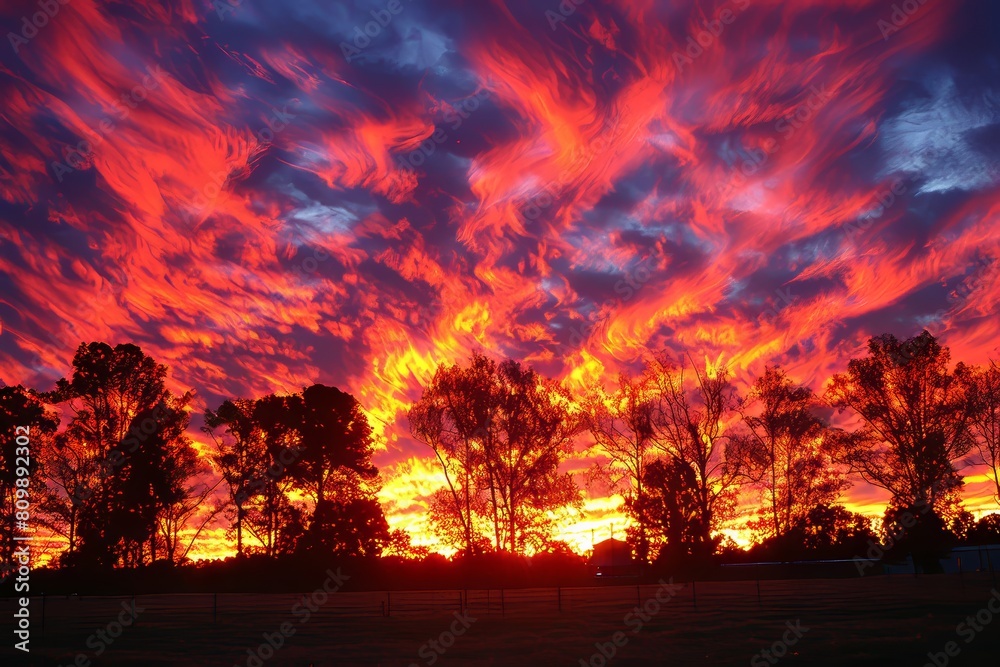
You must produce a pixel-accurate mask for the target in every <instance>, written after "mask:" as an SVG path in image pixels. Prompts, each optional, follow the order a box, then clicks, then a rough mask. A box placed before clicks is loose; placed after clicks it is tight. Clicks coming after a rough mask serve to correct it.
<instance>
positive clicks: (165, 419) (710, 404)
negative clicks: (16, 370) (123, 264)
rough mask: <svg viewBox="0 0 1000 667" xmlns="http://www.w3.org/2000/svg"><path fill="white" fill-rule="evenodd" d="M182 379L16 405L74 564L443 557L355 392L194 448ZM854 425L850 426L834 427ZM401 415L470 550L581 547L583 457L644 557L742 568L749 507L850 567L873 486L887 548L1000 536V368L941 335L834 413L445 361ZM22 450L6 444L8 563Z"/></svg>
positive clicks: (99, 373)
mask: <svg viewBox="0 0 1000 667" xmlns="http://www.w3.org/2000/svg"><path fill="white" fill-rule="evenodd" d="M166 377H167V368H166V367H165V366H163V365H161V364H158V363H156V361H155V360H153V359H152V358H150V357H149V356H147V355H145V354H144V353H143V352H142V350H141V349H140V348H139V347H137V346H135V345H131V344H121V345H117V346H115V347H112V346H110V345H108V344H106V343H99V342H95V343H89V344H81V346H80V347H79V348H78V350H77V351H76V354H75V356H74V358H73V362H72V372H71V373H70V376H69V377H68V378H63V379H61V380H59V381H58V382H57V383H56V386H55V388H54V389H52V390H50V391H36V390H31V389H26V388H24V387H22V386H13V387H12V386H7V387H3V388H0V421H2V423H0V428H2V429H3V432H4V433H7V434H12V433H13V432H14V428H15V426H18V425H23V424H30V425H31V429H32V457H31V460H30V465H29V466H28V468H29V472H30V484H31V486H30V489H29V497H30V498H31V504H32V519H33V521H34V522H35V524H36V525H37V526H40V527H42V528H43V529H45V530H47V531H48V532H50V533H51V534H53V535H56V536H59V538H61V540H62V542H63V543H64V544H65V549H64V550H63V551H62V552H61V553H60V554H59V555H58V558H57V563H58V564H59V565H61V566H66V567H71V566H76V565H82V566H88V565H93V566H102V567H136V566H141V565H149V564H152V563H155V562H167V563H173V564H176V563H182V562H184V561H186V560H187V558H188V555H189V554H190V552H191V549H192V547H193V545H194V544H195V542H196V541H197V540H198V539H201V538H203V537H204V535H205V530H206V528H207V527H209V526H211V525H214V524H215V523H218V522H222V523H223V524H224V525H225V526H226V528H227V537H228V539H230V540H232V543H233V544H234V545H235V551H236V555H237V557H238V558H239V557H244V556H254V555H255V556H259V557H264V558H270V559H274V558H279V557H283V556H290V555H296V554H320V555H328V556H335V555H355V556H378V555H386V554H396V555H403V556H420V555H425V554H426V550H425V549H421V548H418V547H414V546H413V545H412V544H411V543H410V539H409V536H408V534H407V533H405V532H404V531H401V530H395V531H392V530H390V529H389V526H388V523H387V521H386V518H385V515H384V512H383V508H382V506H381V504H380V503H379V501H378V498H377V494H378V491H379V489H380V486H381V478H380V475H379V471H378V469H377V468H376V467H375V466H374V465H373V463H372V455H373V452H374V446H375V441H374V436H373V431H372V428H371V426H370V424H369V423H368V420H367V418H366V416H365V413H364V411H363V409H362V406H361V405H360V404H359V403H358V401H357V400H356V399H355V398H354V397H353V396H351V395H350V394H348V393H346V392H343V391H341V390H339V389H337V388H335V387H328V386H324V385H321V384H315V385H312V386H310V387H306V388H304V389H303V390H302V391H301V392H298V393H293V394H285V395H278V394H270V395H267V396H263V397H259V398H240V397H234V398H230V399H228V400H225V401H223V402H222V403H221V404H219V405H217V406H215V407H213V408H210V409H207V410H206V411H205V413H204V415H203V423H204V426H203V427H202V428H203V431H204V433H205V436H206V441H207V443H208V447H207V449H205V450H204V451H198V450H197V449H196V447H195V444H194V443H193V442H192V440H191V439H190V437H189V436H188V435H187V434H188V432H189V427H190V421H191V413H192V408H191V402H192V399H193V395H192V394H191V393H187V394H184V395H182V396H176V395H174V394H172V393H171V392H170V391H168V390H167V389H166ZM837 413H839V414H840V415H841V419H840V421H841V422H842V424H846V426H844V425H841V426H833V425H832V424H831V421H833V420H834V416H835V415H836V414H837ZM407 421H408V426H409V430H410V433H411V434H412V435H413V437H414V438H415V439H416V440H418V441H420V442H422V443H425V444H426V445H427V446H428V447H429V449H430V451H431V453H432V455H433V456H434V458H435V460H436V462H437V465H438V467H439V469H440V471H441V474H442V477H443V479H444V485H443V486H442V487H441V488H440V489H438V490H437V491H436V492H435V493H434V494H433V495H432V496H431V497H430V498H429V499H427V506H428V518H429V521H430V525H431V526H432V528H433V531H434V532H435V534H436V536H437V537H438V539H439V540H440V541H441V542H442V543H443V544H445V545H447V546H450V547H452V548H454V549H455V550H457V551H458V553H459V555H482V554H485V553H501V554H502V553H507V554H517V555H523V554H527V553H533V552H539V551H549V552H560V551H561V552H565V551H567V550H568V547H567V546H566V545H565V544H562V543H560V542H558V541H556V540H555V539H554V537H553V535H554V531H555V528H556V526H557V525H559V524H560V523H561V522H563V521H565V520H567V519H568V518H570V517H572V516H573V515H575V514H577V513H579V511H580V510H581V507H582V504H583V498H584V496H583V489H582V488H581V487H580V485H579V484H578V483H577V481H576V480H577V479H578V478H580V477H581V476H580V475H576V476H574V474H573V472H572V471H571V470H570V469H569V461H570V460H571V457H573V455H574V452H575V450H576V447H577V445H578V443H580V442H581V441H583V442H586V443H591V442H592V443H593V445H592V447H591V449H590V450H589V451H588V452H587V454H588V455H590V456H591V457H592V458H595V459H597V460H599V461H600V463H599V464H596V465H595V466H594V467H593V468H592V469H590V470H589V471H587V472H588V474H587V475H583V476H582V477H584V478H586V480H587V481H586V484H588V485H599V486H602V487H603V489H604V490H610V491H612V492H614V493H617V494H620V496H621V497H622V498H623V500H624V504H623V508H624V511H625V513H626V514H627V516H628V518H629V520H630V525H629V527H628V529H627V539H628V541H629V543H630V544H631V546H632V549H633V551H634V554H635V556H636V557H637V558H638V559H639V560H640V561H642V562H658V563H661V564H666V565H669V566H671V567H678V566H682V565H684V564H686V563H687V564H690V563H698V562H708V561H709V560H711V559H712V558H713V557H716V556H719V555H720V554H721V555H725V554H730V555H731V554H733V553H734V552H735V551H736V550H735V547H734V545H733V544H732V543H731V542H729V541H726V540H725V539H724V538H723V532H722V528H723V527H725V526H726V525H731V524H732V522H733V521H734V520H735V519H738V518H739V514H740V507H741V503H742V504H743V505H745V504H746V503H747V502H749V503H750V504H751V505H753V506H755V507H756V510H755V513H754V515H753V516H752V517H751V518H750V520H749V522H748V523H747V526H748V527H749V528H750V530H752V532H753V533H754V535H755V537H756V541H757V542H758V546H757V547H755V548H754V549H755V550H757V552H760V553H769V554H779V555H788V554H797V555H809V554H829V553H832V552H833V551H836V550H837V549H838V548H840V549H841V550H842V551H844V555H846V556H848V557H849V556H850V555H851V552H848V551H845V550H853V551H852V552H853V553H856V552H857V549H858V547H859V546H861V545H863V544H864V543H865V542H866V541H867V540H869V539H877V538H878V534H877V532H876V531H875V530H874V529H873V528H874V527H873V525H872V523H871V522H870V521H869V520H868V519H867V518H866V517H863V516H860V515H857V514H854V513H851V512H849V511H848V510H847V509H846V508H844V507H843V506H842V505H839V504H837V502H838V499H839V498H840V496H841V494H842V493H843V492H844V491H845V490H846V489H847V488H848V487H849V486H850V485H851V484H852V483H853V482H854V481H855V480H858V479H861V480H864V481H866V482H868V483H870V484H873V485H875V486H877V487H879V488H882V489H885V490H886V491H887V492H888V493H889V494H890V501H889V506H888V508H887V509H886V512H885V516H884V517H883V521H882V526H881V531H882V534H883V535H897V534H898V533H897V532H895V531H894V526H896V525H897V524H898V523H899V521H900V519H901V517H904V516H914V517H917V525H916V526H915V527H912V528H911V530H909V531H908V538H907V539H908V540H909V541H910V544H909V545H906V544H903V545H902V546H904V547H907V546H908V547H909V548H911V549H912V548H914V547H915V546H921V545H923V546H924V547H927V548H929V549H930V551H935V550H938V551H939V550H940V549H942V548H947V546H948V545H949V544H951V543H953V542H954V540H956V539H958V538H960V537H966V536H969V535H980V536H985V537H986V538H988V539H994V540H996V539H1000V520H998V517H1000V515H989V516H987V517H985V518H984V519H982V520H981V521H980V522H979V523H978V524H976V523H975V522H974V521H973V518H972V516H971V514H969V513H968V512H967V511H966V510H965V509H964V507H963V505H962V500H961V489H962V486H963V480H962V476H961V474H960V472H959V467H958V466H959V465H960V464H961V463H974V464H983V465H985V467H986V469H987V471H988V474H989V475H990V477H991V479H992V482H993V485H994V486H995V489H996V499H997V501H998V502H1000V477H998V469H1000V366H998V365H997V364H996V363H995V362H990V363H989V364H987V365H985V366H973V365H967V364H964V363H958V364H956V365H955V366H954V367H953V366H952V364H951V359H950V353H949V350H948V349H947V348H946V347H942V346H941V345H940V344H939V342H938V341H937V340H936V339H935V338H934V337H933V336H932V335H931V334H929V333H928V332H926V331H925V332H923V333H921V334H920V335H919V336H916V337H913V338H911V339H908V340H898V339H897V338H895V337H894V336H891V335H882V336H876V337H874V338H872V339H871V340H870V341H869V344H868V349H867V354H866V355H865V356H863V357H860V358H857V359H852V360H851V361H850V362H849V363H848V365H847V370H846V371H845V372H843V373H840V374H837V375H835V376H834V377H833V378H831V379H830V381H829V382H828V383H827V385H826V388H825V390H824V393H823V395H822V396H816V395H814V393H813V392H812V391H811V390H810V389H809V388H808V387H805V386H801V385H799V384H796V383H795V382H794V381H793V380H792V379H791V378H789V377H788V375H787V374H786V373H785V371H783V370H782V369H781V368H779V367H776V366H768V367H766V368H765V369H764V371H763V373H762V374H761V375H760V376H759V377H757V378H756V379H755V380H754V381H753V382H752V383H751V384H750V386H749V388H748V389H747V391H746V392H745V394H744V395H740V393H739V392H738V391H737V387H736V385H735V382H734V378H733V376H732V374H731V372H730V370H729V369H728V368H726V367H716V368H708V369H699V368H697V367H695V366H694V364H693V363H691V364H689V365H685V364H683V363H680V362H678V361H676V360H675V359H673V358H671V357H670V356H669V355H667V354H665V353H662V354H656V355H649V356H648V357H647V358H646V359H645V361H644V363H643V365H642V368H641V370H639V371H637V372H635V373H625V372H623V373H621V374H620V375H619V376H618V379H617V382H616V383H615V384H614V386H612V387H610V388H608V387H601V386H597V387H593V388H591V389H590V390H589V391H588V392H586V395H585V396H572V395H570V393H569V392H567V390H566V389H565V388H564V387H563V386H561V385H560V384H559V383H557V382H556V381H554V380H552V379H550V378H546V377H544V376H542V375H540V374H539V373H537V372H536V371H535V370H534V369H532V368H530V367H529V366H527V365H525V364H523V363H521V362H518V361H515V360H510V359H505V360H499V361H498V360H494V359H491V358H489V357H487V356H485V355H483V354H478V353H477V354H474V355H473V356H472V359H471V361H470V362H469V363H468V364H467V365H464V366H462V365H447V364H446V365H442V366H441V367H439V368H438V370H437V372H436V374H435V375H434V377H433V378H432V380H431V381H430V382H429V383H428V385H427V386H426V387H424V388H423V392H422V396H421V397H420V398H419V400H417V401H416V402H415V403H414V404H413V405H412V406H411V408H410V409H409V411H408V414H407ZM14 454H15V444H14V438H13V437H12V436H11V437H8V438H5V439H4V441H3V443H2V449H0V455H2V456H3V459H4V466H3V469H2V470H3V475H2V477H0V490H2V495H3V500H4V502H3V510H2V511H3V513H4V515H3V516H2V517H0V522H2V530H3V531H4V535H3V540H2V547H0V548H2V549H4V550H5V551H4V554H3V555H4V558H9V556H10V554H9V550H10V549H11V548H12V547H11V546H10V545H12V544H13V541H12V539H10V538H11V536H12V534H13V532H14V530H15V526H16V509H15V507H16V506H15V501H16V499H17V491H16V487H15V468H16V467H17V466H15V456H14ZM576 472H579V471H576ZM896 542H899V540H896ZM904 542H905V540H904ZM762 550H763V551H762ZM929 553H930V552H929Z"/></svg>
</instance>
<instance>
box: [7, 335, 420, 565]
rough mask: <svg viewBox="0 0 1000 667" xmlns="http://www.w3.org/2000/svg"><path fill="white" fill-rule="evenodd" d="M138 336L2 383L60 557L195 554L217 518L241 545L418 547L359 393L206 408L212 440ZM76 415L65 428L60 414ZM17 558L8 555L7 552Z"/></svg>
mask: <svg viewBox="0 0 1000 667" xmlns="http://www.w3.org/2000/svg"><path fill="white" fill-rule="evenodd" d="M166 377H167V368H166V367H165V366H164V365H161V364H158V363H156V362H155V361H154V360H153V359H152V358H150V357H149V356H147V355H145V354H144V353H143V352H142V350H141V349H140V348H139V347H137V346H135V345H131V344H122V345H117V346H115V347H111V346H110V345H108V344H106V343H96V342H95V343H90V344H82V345H81V346H80V347H79V348H78V350H77V351H76V354H75V356H74V358H73V370H72V373H71V376H70V377H69V378H63V379H61V380H59V381H58V382H57V383H56V387H55V389H53V390H51V391H46V392H39V391H34V390H29V389H25V388H24V387H22V386H7V387H3V388H2V389H0V421H2V424H0V428H2V429H3V432H4V433H13V432H14V431H13V429H14V427H15V426H16V425H21V424H30V426H31V433H32V457H31V459H30V465H29V472H30V488H29V498H30V499H31V506H32V512H31V514H32V523H33V524H35V526H36V527H41V528H43V529H45V530H47V531H49V532H50V533H51V534H52V535H55V536H58V537H59V538H61V540H62V541H63V542H64V543H65V545H66V546H65V549H64V550H63V551H62V552H61V553H60V554H59V555H58V560H57V562H58V564H59V565H61V566H66V567H71V566H76V565H80V566H98V567H136V566H140V565H149V564H152V563H155V562H158V561H165V562H169V563H174V564H176V563H181V562H184V561H185V560H187V557H188V554H189V553H190V551H191V549H192V547H193V545H194V543H195V541H196V540H197V539H198V538H199V537H200V536H202V535H203V534H204V531H205V528H206V527H207V526H209V525H210V524H212V522H214V521H217V520H219V519H220V518H221V519H222V520H224V521H225V522H226V524H227V525H228V526H229V529H228V534H229V536H230V537H234V538H235V542H236V552H237V556H244V555H251V554H260V555H263V556H268V557H276V556H281V555H288V554H302V553H314V554H315V553H320V554H328V555H342V554H350V555H361V556H367V555H379V554H381V553H383V552H384V551H386V552H391V551H393V550H398V549H406V548H408V546H409V541H408V537H407V536H406V534H405V533H402V532H401V531H390V530H389V526H388V523H387V522H386V519H385V515H384V514H383V511H382V507H381V505H380V503H379V502H378V499H377V495H376V494H377V492H378V490H379V488H380V484H381V480H380V478H379V473H378V470H377V469H376V467H375V466H374V465H373V464H372V460H371V459H372V454H373V451H374V439H373V435H372V429H371V427H370V425H369V423H368V421H367V419H366V417H365V415H364V413H363V411H362V409H361V406H360V405H359V404H358V402H357V401H356V400H355V399H354V397H353V396H351V395H350V394H347V393H345V392H342V391H340V390H339V389H337V388H335V387H327V386H324V385H320V384H316V385H313V386H310V387H306V388H305V389H304V390H303V391H301V392H299V393H295V394H290V395H274V394H272V395H268V396H264V397H261V398H256V399H245V398H233V399H230V400H226V401H224V402H222V403H221V405H219V406H218V407H217V408H215V409H209V410H207V411H206V413H205V415H204V424H205V425H204V427H203V430H204V432H205V434H206V436H207V438H208V440H209V441H210V442H211V443H212V445H213V447H212V448H211V449H210V450H208V451H205V452H200V453H199V452H198V451H196V449H195V447H194V444H193V442H192V440H191V439H190V437H189V436H188V435H187V433H188V428H189V425H190V420H191V410H190V403H191V400H192V398H193V395H192V394H191V393H187V394H185V395H183V396H176V395H174V394H172V393H171V392H170V391H169V390H167V388H166ZM64 420H65V421H67V423H66V424H65V427H64V428H60V424H61V422H62V421H64ZM13 455H14V439H13V437H11V438H9V439H5V440H4V442H3V457H4V466H3V470H4V476H3V478H2V479H0V484H2V490H3V498H4V503H3V508H4V516H3V517H2V525H3V531H4V533H5V534H4V535H3V538H4V539H3V540H2V545H3V547H2V548H3V549H6V550H9V549H11V548H12V547H11V545H12V544H14V542H13V541H12V540H11V539H10V537H11V534H12V532H13V531H14V528H15V526H16V524H15V521H16V517H15V511H14V510H15V504H14V497H15V495H16V491H15V485H14V471H15V465H14V463H15V460H14V456H13ZM8 555H9V554H8Z"/></svg>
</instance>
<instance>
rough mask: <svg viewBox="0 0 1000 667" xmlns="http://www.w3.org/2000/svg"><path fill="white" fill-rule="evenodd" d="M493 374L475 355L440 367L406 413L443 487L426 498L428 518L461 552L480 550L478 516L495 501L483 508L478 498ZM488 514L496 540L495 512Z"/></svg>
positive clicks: (493, 391)
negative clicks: (434, 462) (433, 460)
mask: <svg viewBox="0 0 1000 667" xmlns="http://www.w3.org/2000/svg"><path fill="white" fill-rule="evenodd" d="M495 373H496V366H495V364H494V363H493V362H492V361H491V360H490V359H489V358H488V357H485V356H483V355H479V354H476V355H474V356H473V358H472V363H471V364H470V365H469V367H468V368H461V367H459V366H457V365H453V366H440V367H439V368H438V369H437V371H436V372H435V374H434V378H433V380H432V381H431V383H430V385H428V386H427V387H426V388H425V389H424V393H423V396H422V397H421V399H420V400H419V401H417V402H416V403H415V404H414V405H413V406H412V407H411V408H410V411H409V413H408V415H407V417H408V420H409V425H410V433H411V434H412V435H413V436H414V437H415V438H416V439H417V440H419V441H421V442H423V443H424V444H426V445H427V446H428V447H430V448H431V450H432V451H433V452H434V455H435V457H436V459H437V461H438V464H439V465H440V466H441V471H442V473H443V474H444V479H445V484H446V486H447V488H446V489H443V490H442V491H441V492H440V493H438V494H436V495H435V497H434V499H433V501H432V505H431V513H432V517H433V518H434V519H435V522H436V525H437V527H438V530H439V532H441V533H443V534H444V535H443V536H444V537H445V538H446V539H448V541H449V542H450V543H452V544H454V545H456V546H458V547H460V549H461V550H462V551H463V553H465V554H478V553H481V552H482V551H483V548H484V539H485V538H484V535H483V532H482V530H483V525H482V523H483V522H482V521H481V517H482V515H483V514H485V513H488V512H489V511H490V509H493V510H495V509H496V507H497V504H496V503H495V502H493V503H491V504H490V505H489V506H488V507H487V506H486V505H485V504H484V500H485V499H484V498H483V497H482V494H483V493H484V488H483V487H484V486H486V484H485V476H484V475H483V470H484V458H483V457H484V456H485V442H486V438H487V436H488V428H489V426H490V425H491V423H492V419H493V414H494V412H495V411H496V405H497V403H498V401H499V397H498V393H497V391H498V387H497V385H496V383H495V382H494V375H495ZM491 498H492V499H494V500H495V494H493V495H492V496H491ZM492 519H493V521H492V525H493V528H494V536H495V541H496V544H500V542H501V540H500V537H499V531H500V523H499V521H498V516H497V514H496V513H495V512H494V513H493V516H492ZM487 543H488V542H487Z"/></svg>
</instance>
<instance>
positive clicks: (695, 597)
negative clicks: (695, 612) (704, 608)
mask: <svg viewBox="0 0 1000 667" xmlns="http://www.w3.org/2000/svg"><path fill="white" fill-rule="evenodd" d="M691 602H692V604H694V606H695V608H696V609H697V607H698V582H697V581H695V580H694V579H692V580H691Z"/></svg>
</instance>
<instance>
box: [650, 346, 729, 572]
mask: <svg viewBox="0 0 1000 667" xmlns="http://www.w3.org/2000/svg"><path fill="white" fill-rule="evenodd" d="M645 372H646V373H647V374H648V375H649V376H650V381H651V383H652V384H653V385H654V386H655V387H656V393H655V396H656V403H655V410H654V413H653V431H654V433H655V438H654V441H655V443H656V446H657V448H658V449H659V450H660V451H661V452H662V453H663V454H664V455H666V456H667V457H668V459H670V461H671V462H673V463H674V464H676V465H678V466H687V467H689V468H690V469H691V471H692V474H693V476H692V475H689V474H688V473H687V472H686V471H682V470H681V469H680V468H676V470H675V471H674V473H673V476H672V478H673V479H682V480H684V483H685V484H693V489H694V493H695V494H696V500H697V508H698V517H697V521H696V522H695V524H694V525H695V526H696V527H697V529H698V530H699V531H700V535H699V542H700V545H701V546H700V549H701V550H702V551H705V550H707V551H708V553H711V552H712V551H713V550H714V547H715V545H716V541H715V540H714V538H713V536H712V533H713V531H715V530H717V529H718V527H719V525H720V524H721V522H722V521H723V520H725V519H727V518H729V517H731V516H732V515H733V513H734V511H735V496H736V491H737V483H738V482H739V480H740V478H741V477H742V476H743V474H744V473H743V470H742V468H741V465H742V461H741V460H740V458H739V457H730V456H728V455H727V451H726V449H727V448H726V445H727V443H728V441H729V436H727V435H726V434H725V433H724V423H725V420H726V419H727V418H728V417H729V416H730V415H731V414H733V412H734V410H735V408H736V406H737V396H736V391H735V389H734V388H733V386H732V384H731V381H730V377H729V371H728V369H726V368H724V367H723V368H717V369H711V370H710V371H706V372H699V371H698V370H697V369H695V370H694V376H695V382H694V383H693V386H688V383H687V382H686V380H685V376H684V370H683V368H681V367H680V366H678V365H677V364H675V363H674V362H673V361H672V360H671V359H670V358H669V357H667V356H666V355H660V356H658V357H652V358H650V359H649V360H648V361H647V364H646V370H645ZM676 493H679V494H682V493H683V494H686V493H688V491H687V489H681V488H677V489H676ZM677 504H678V506H679V507H685V506H686V504H687V502H686V499H685V500H684V501H683V502H681V501H678V503H677Z"/></svg>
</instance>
